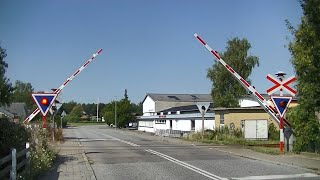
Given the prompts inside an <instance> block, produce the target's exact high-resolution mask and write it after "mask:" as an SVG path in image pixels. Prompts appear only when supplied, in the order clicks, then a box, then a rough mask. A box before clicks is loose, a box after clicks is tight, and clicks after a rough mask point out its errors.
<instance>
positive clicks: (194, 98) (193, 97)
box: [190, 95, 199, 100]
mask: <svg viewBox="0 0 320 180" xmlns="http://www.w3.org/2000/svg"><path fill="white" fill-rule="evenodd" d="M190 96H191V97H192V100H197V99H199V98H198V97H197V96H195V95H190Z"/></svg>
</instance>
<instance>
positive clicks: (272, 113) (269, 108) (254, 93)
mask: <svg viewBox="0 0 320 180" xmlns="http://www.w3.org/2000/svg"><path fill="white" fill-rule="evenodd" d="M194 37H196V38H197V39H198V40H199V41H200V43H201V44H202V45H203V46H204V47H205V48H206V49H207V50H208V51H209V52H210V53H211V54H212V55H213V56H214V57H215V58H216V59H217V60H218V61H219V62H220V63H221V64H222V65H223V66H224V67H225V68H226V69H227V70H228V71H229V72H230V73H231V74H232V76H233V77H234V78H236V79H237V81H238V82H239V83H240V84H241V85H242V86H243V87H244V88H245V89H246V90H247V91H250V92H251V94H252V96H253V97H254V98H255V99H256V100H257V101H258V103H259V104H260V106H261V107H262V108H263V109H264V110H265V111H266V112H267V113H268V114H269V115H270V116H271V117H272V118H273V119H274V120H275V122H276V123H278V124H280V120H279V119H278V117H277V116H276V115H275V114H276V112H275V110H274V108H273V107H272V106H270V105H269V104H268V103H267V101H266V100H265V99H264V98H263V97H262V95H261V94H260V93H259V92H258V91H257V90H256V89H255V88H254V87H253V86H251V85H250V84H249V83H248V82H247V81H246V80H245V79H243V78H242V77H241V76H240V75H239V74H238V73H237V72H235V70H233V69H232V67H231V66H229V65H228V64H227V63H226V62H224V61H223V60H222V59H221V58H220V56H219V54H218V52H217V51H215V50H213V49H212V48H211V47H210V46H209V45H208V44H207V43H206V42H205V41H204V40H203V39H201V38H200V36H198V34H196V33H195V34H194ZM284 123H286V122H284ZM286 124H287V123H286ZM287 125H288V124H287Z"/></svg>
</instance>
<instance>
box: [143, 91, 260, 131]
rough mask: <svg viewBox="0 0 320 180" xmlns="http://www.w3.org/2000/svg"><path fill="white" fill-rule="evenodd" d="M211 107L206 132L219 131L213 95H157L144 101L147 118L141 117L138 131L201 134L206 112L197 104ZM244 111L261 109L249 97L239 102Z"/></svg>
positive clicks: (149, 94) (144, 112)
mask: <svg viewBox="0 0 320 180" xmlns="http://www.w3.org/2000/svg"><path fill="white" fill-rule="evenodd" d="M199 103H200V104H201V103H204V104H208V103H209V104H210V106H209V108H208V110H207V111H206V113H205V114H204V129H211V130H212V129H215V128H216V127H215V124H216V123H215V118H214V117H215V114H214V111H213V102H212V97H211V95H210V94H153V93H148V94H147V95H146V96H145V98H144V100H143V115H142V116H140V117H139V118H138V130H140V131H145V132H156V131H157V130H159V129H163V130H167V129H171V130H180V131H201V129H202V113H201V112H200V110H199V109H198V107H197V105H196V104H199ZM239 106H240V107H241V108H246V107H260V105H259V103H258V102H257V101H256V100H255V99H254V98H253V97H251V96H249V95H247V96H244V97H242V98H241V99H240V100H239Z"/></svg>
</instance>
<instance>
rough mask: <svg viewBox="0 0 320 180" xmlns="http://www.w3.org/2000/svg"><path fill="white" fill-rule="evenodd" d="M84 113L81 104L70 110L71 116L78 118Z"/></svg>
mask: <svg viewBox="0 0 320 180" xmlns="http://www.w3.org/2000/svg"><path fill="white" fill-rule="evenodd" d="M82 114H83V108H82V106H81V105H80V104H79V105H76V106H74V107H73V108H72V111H71V112H70V115H71V116H76V117H78V118H80V117H81V116H82Z"/></svg>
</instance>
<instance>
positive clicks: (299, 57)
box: [287, 0, 320, 152]
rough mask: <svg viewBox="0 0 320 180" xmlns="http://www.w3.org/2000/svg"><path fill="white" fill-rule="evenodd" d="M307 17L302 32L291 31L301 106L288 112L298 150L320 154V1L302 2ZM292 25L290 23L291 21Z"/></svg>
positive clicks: (302, 22) (291, 46) (293, 60)
mask: <svg viewBox="0 0 320 180" xmlns="http://www.w3.org/2000/svg"><path fill="white" fill-rule="evenodd" d="M300 2H301V6H302V9H303V17H302V18H301V24H300V25H299V26H298V29H297V30H295V29H294V28H292V26H290V25H289V26H288V23H287V26H288V29H289V30H290V31H291V32H292V33H293V35H294V40H293V41H292V42H291V43H290V44H289V50H290V52H291V54H292V59H291V62H292V64H293V67H294V69H295V72H296V76H297V79H298V82H297V90H298V102H299V106H297V107H296V108H294V109H292V110H291V111H289V113H288V119H289V120H290V121H291V122H292V124H293V125H292V126H293V131H294V133H295V135H296V145H295V146H294V150H295V151H305V150H312V151H318V152H319V151H320V136H319V134H320V130H319V128H320V125H319V122H318V121H317V118H316V115H315V113H316V112H319V111H320V96H319V94H320V88H319V87H320V81H319V79H320V1H319V0H303V1H300ZM287 22H288V21H287Z"/></svg>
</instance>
